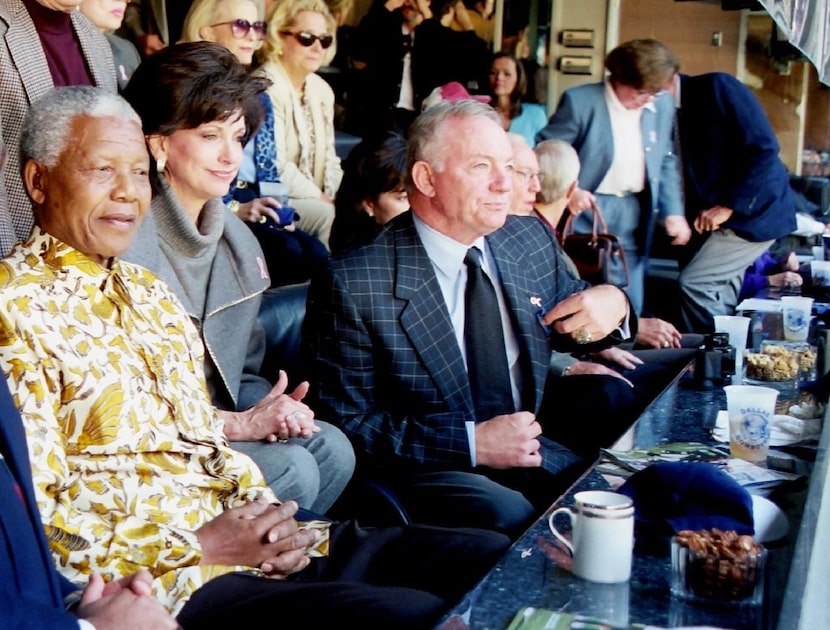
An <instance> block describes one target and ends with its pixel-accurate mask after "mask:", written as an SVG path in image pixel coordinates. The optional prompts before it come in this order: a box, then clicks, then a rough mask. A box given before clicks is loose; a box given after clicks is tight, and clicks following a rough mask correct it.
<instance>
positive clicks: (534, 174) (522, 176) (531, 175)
mask: <svg viewBox="0 0 830 630" xmlns="http://www.w3.org/2000/svg"><path fill="white" fill-rule="evenodd" d="M513 175H515V177H516V179H518V180H519V181H521V182H522V183H525V184H528V183H530V181H531V180H533V179H535V180H536V181H537V182H539V171H523V170H521V169H518V168H515V167H514V168H513Z"/></svg>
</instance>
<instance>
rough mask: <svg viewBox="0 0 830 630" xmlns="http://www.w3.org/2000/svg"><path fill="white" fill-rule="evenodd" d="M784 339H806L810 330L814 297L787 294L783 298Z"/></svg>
mask: <svg viewBox="0 0 830 630" xmlns="http://www.w3.org/2000/svg"><path fill="white" fill-rule="evenodd" d="M781 305H782V320H783V324H784V339H786V340H787V341H806V340H807V334H808V333H809V332H810V318H811V311H812V308H813V298H810V297H798V296H792V295H787V296H784V297H782V298H781Z"/></svg>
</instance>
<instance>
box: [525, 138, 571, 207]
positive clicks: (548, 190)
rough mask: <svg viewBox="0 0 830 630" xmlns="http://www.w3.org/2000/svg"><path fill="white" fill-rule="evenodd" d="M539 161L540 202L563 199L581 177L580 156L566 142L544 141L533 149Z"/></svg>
mask: <svg viewBox="0 0 830 630" xmlns="http://www.w3.org/2000/svg"><path fill="white" fill-rule="evenodd" d="M533 152H534V153H535V154H536V158H537V159H538V160H539V183H540V185H541V190H540V191H539V193H538V196H539V201H541V202H542V203H552V202H554V201H556V200H557V199H561V198H562V197H563V196H564V195H565V193H566V192H568V186H570V185H571V184H572V183H573V182H575V181H576V178H577V177H579V156H578V155H577V153H576V150H575V149H574V148H573V147H572V146H571V145H570V144H568V143H567V142H565V141H564V140H543V141H542V142H540V143H539V144H537V145H536V146H535V147H534V148H533Z"/></svg>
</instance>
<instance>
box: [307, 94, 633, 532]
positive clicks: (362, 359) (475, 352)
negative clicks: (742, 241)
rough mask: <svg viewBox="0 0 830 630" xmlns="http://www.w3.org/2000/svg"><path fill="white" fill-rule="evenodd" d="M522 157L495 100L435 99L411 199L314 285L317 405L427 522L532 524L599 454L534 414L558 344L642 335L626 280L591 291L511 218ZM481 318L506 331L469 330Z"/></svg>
mask: <svg viewBox="0 0 830 630" xmlns="http://www.w3.org/2000/svg"><path fill="white" fill-rule="evenodd" d="M512 155H513V152H512V148H511V145H510V142H509V140H508V138H507V135H506V134H505V132H504V130H503V129H502V127H501V124H500V122H499V119H498V116H497V115H496V114H495V112H494V111H493V110H492V109H491V108H489V107H488V106H486V105H482V104H480V103H475V102H472V101H460V102H456V103H442V104H440V105H436V106H434V107H432V108H430V109H429V110H427V111H426V112H425V113H424V114H421V116H420V117H419V118H418V119H416V121H415V123H414V125H413V126H412V128H411V130H410V141H409V156H408V157H409V187H408V192H409V200H410V205H411V207H412V211H411V212H407V213H404V214H403V215H401V216H399V217H398V218H396V219H395V220H393V221H392V222H390V223H389V224H388V225H387V227H386V228H385V229H384V230H383V232H381V234H380V235H379V236H378V237H377V239H375V241H373V242H372V243H370V244H369V245H367V246H365V247H363V248H361V249H359V250H357V251H354V252H351V253H349V254H346V255H344V256H342V257H340V258H336V259H334V260H333V262H332V273H331V275H330V277H328V278H327V279H321V280H320V281H317V282H315V283H314V284H313V285H312V287H311V291H310V296H309V308H308V315H307V318H306V329H305V334H304V340H305V343H306V344H307V346H308V352H307V353H305V354H306V356H307V357H309V359H310V360H311V365H310V366H309V368H310V369H309V374H308V376H309V377H310V379H311V381H312V384H313V385H312V388H311V391H312V392H314V394H313V395H316V396H317V401H316V404H318V405H320V408H321V409H324V410H325V411H326V412H328V414H327V417H331V418H337V419H339V422H340V423H341V426H342V428H343V429H344V430H345V432H346V434H347V435H348V436H349V437H350V439H351V440H352V442H353V444H354V446H355V451H356V452H357V456H358V466H359V467H362V468H363V470H364V471H368V473H369V474H370V476H376V477H381V478H382V479H383V480H384V481H385V482H387V483H388V484H391V485H392V486H393V487H394V488H395V490H396V492H397V494H398V495H399V497H400V498H401V499H402V501H403V503H404V506H405V508H406V510H407V512H408V513H409V515H410V516H411V518H412V519H413V520H414V521H416V522H426V523H432V524H442V525H448V526H462V525H463V526H473V525H477V526H480V527H488V528H492V529H497V530H500V531H504V532H506V533H509V534H517V533H519V532H521V531H522V530H523V529H524V528H525V527H526V526H527V525H528V524H529V522H531V521H532V519H533V518H534V517H535V516H537V515H538V514H539V513H540V512H541V511H543V510H545V509H547V507H548V506H549V505H550V504H551V502H552V501H554V500H555V499H556V498H557V496H558V495H559V493H560V492H561V491H562V490H563V489H564V488H565V487H567V485H568V484H569V483H570V482H571V481H572V480H573V479H574V477H575V476H576V475H577V474H579V473H580V472H582V471H583V470H584V468H585V467H586V466H587V463H586V462H584V461H582V460H580V459H579V458H578V457H576V456H575V455H574V454H573V453H571V452H570V451H568V450H567V449H565V448H564V447H562V446H560V445H559V444H556V443H555V442H553V441H551V440H549V439H547V438H545V437H544V433H545V426H546V425H547V426H550V423H553V422H556V418H554V417H550V418H537V417H536V415H535V414H536V412H537V411H538V410H539V406H540V404H541V400H542V395H543V392H544V389H545V379H546V376H547V373H548V363H549V359H550V353H551V349H552V348H553V347H554V343H556V345H557V347H558V348H562V349H564V348H568V347H569V346H570V348H571V349H572V348H573V344H574V343H581V344H583V345H584V346H591V345H595V346H602V345H610V344H611V343H613V342H614V341H615V340H621V339H622V338H623V337H624V336H627V335H628V334H629V333H630V332H632V331H630V330H629V328H631V327H632V326H630V325H629V321H628V312H629V307H628V300H627V297H626V296H625V294H624V293H623V292H622V291H621V290H620V289H618V288H616V287H613V286H610V285H602V286H597V287H593V288H589V286H588V285H587V284H586V283H585V282H583V281H581V280H579V279H578V278H575V277H574V276H573V275H572V274H571V273H570V272H569V271H568V270H567V267H566V265H565V264H564V262H563V261H562V257H561V250H560V249H559V246H558V245H557V243H556V240H555V238H554V237H553V235H552V233H551V232H550V231H549V230H547V229H546V228H545V227H544V226H543V225H542V223H541V222H539V221H537V220H535V219H534V218H533V217H515V216H510V217H508V216H507V211H508V207H509V205H510V198H511V192H512V168H513V166H512V165H513V158H512ZM472 248H475V249H476V250H477V252H472V254H471V252H470V251H468V250H471V249H472ZM471 255H472V259H474V260H471V259H470V256H471ZM479 259H480V260H479ZM471 265H473V266H471ZM479 266H480V268H481V269H482V270H483V272H484V276H485V278H484V279H482V278H481V275H480V274H481V271H480V270H479V269H478V267H479ZM474 267H475V269H474ZM468 269H469V271H468ZM468 278H469V281H468ZM491 281H492V282H491ZM483 285H489V286H490V287H491V288H490V289H489V291H490V294H491V295H492V300H494V301H492V302H490V304H491V306H490V307H486V306H482V304H487V303H488V302H479V301H477V300H479V299H481V298H480V293H479V289H480V288H481V287H482V286H483ZM493 286H494V288H492V287H493ZM473 294H475V297H474V296H473ZM488 299H489V298H488ZM470 305H472V306H470ZM488 316H494V318H495V322H491V323H487V319H488ZM632 319H633V318H632ZM482 323H484V328H485V329H486V330H485V333H484V334H485V335H486V333H487V331H489V332H490V333H491V334H492V332H493V331H497V332H496V335H495V337H490V338H489V339H487V338H486V337H485V341H484V342H482V341H481V337H478V336H477V335H479V334H481V333H479V332H475V331H471V330H469V329H472V328H475V326H476V324H482ZM631 323H633V322H631ZM620 326H622V327H623V329H622V330H621V329H620ZM612 333H613V334H612ZM494 348H497V352H496V353H495V354H496V355H497V356H500V358H498V359H493V358H492V357H490V353H489V351H491V350H493V349H494ZM482 355H484V358H483V357H482ZM482 360H484V361H485V363H486V362H487V361H492V362H491V363H487V364H486V365H484V366H483V367H482ZM500 382H501V383H502V384H501V386H499V383H500ZM499 390H501V392H502V394H501V395H499V394H498V392H499ZM589 416H590V410H586V418H587V417H589ZM586 430H590V427H586Z"/></svg>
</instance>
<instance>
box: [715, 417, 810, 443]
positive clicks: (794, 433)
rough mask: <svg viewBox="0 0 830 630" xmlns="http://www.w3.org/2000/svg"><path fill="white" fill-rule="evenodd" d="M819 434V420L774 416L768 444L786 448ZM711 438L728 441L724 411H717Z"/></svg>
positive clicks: (726, 418)
mask: <svg viewBox="0 0 830 630" xmlns="http://www.w3.org/2000/svg"><path fill="white" fill-rule="evenodd" d="M820 433H821V418H812V419H810V420H802V419H800V418H796V417H794V416H785V415H779V414H776V415H775V416H773V418H772V428H771V430H770V438H769V443H770V446H786V445H787V444H795V443H796V442H801V441H802V440H806V439H808V438H812V437H818V436H819V434H820ZM712 437H713V438H715V439H716V440H717V441H718V442H728V441H729V414H728V413H727V412H726V410H723V409H722V410H721V411H718V416H717V418H716V419H715V428H714V429H712Z"/></svg>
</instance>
